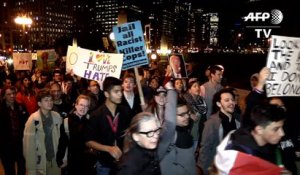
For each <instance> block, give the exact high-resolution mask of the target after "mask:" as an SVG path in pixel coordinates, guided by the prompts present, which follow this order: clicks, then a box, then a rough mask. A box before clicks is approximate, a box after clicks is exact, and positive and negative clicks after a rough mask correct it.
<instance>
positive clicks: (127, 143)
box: [124, 112, 160, 153]
mask: <svg viewBox="0 0 300 175" xmlns="http://www.w3.org/2000/svg"><path fill="white" fill-rule="evenodd" d="M150 120H155V122H157V124H158V125H159V126H160V122H159V121H158V119H157V118H156V117H155V116H154V115H153V114H152V113H150V112H141V113H138V114H136V115H135V116H134V117H133V118H132V120H131V123H130V126H129V127H128V128H127V129H126V131H125V134H124V136H125V139H124V153H126V152H128V151H129V150H130V149H131V148H132V146H133V145H134V143H135V141H134V140H133V138H132V135H133V134H134V133H137V132H139V131H140V129H141V125H142V123H146V122H148V121H150Z"/></svg>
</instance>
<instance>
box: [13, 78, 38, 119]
mask: <svg viewBox="0 0 300 175" xmlns="http://www.w3.org/2000/svg"><path fill="white" fill-rule="evenodd" d="M35 95H36V93H35V89H34V87H33V83H32V81H31V78H30V77H29V76H24V77H23V78H22V81H21V87H20V90H19V92H18V93H17V95H16V101H17V103H19V104H21V105H24V106H25V108H26V110H27V111H28V113H29V115H30V114H32V113H34V112H35V111H36V110H38V105H37V101H36V97H35Z"/></svg>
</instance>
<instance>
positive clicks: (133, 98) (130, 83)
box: [122, 73, 142, 118]
mask: <svg viewBox="0 0 300 175" xmlns="http://www.w3.org/2000/svg"><path fill="white" fill-rule="evenodd" d="M122 87H123V96H122V105H125V106H127V107H129V108H130V116H131V117H132V118H133V117H134V116H135V115H136V114H138V113H140V112H142V108H141V101H140V97H139V95H138V94H136V93H135V91H134V89H135V87H136V81H135V78H134V76H133V75H132V74H129V73H128V74H125V75H124V78H123V84H122Z"/></svg>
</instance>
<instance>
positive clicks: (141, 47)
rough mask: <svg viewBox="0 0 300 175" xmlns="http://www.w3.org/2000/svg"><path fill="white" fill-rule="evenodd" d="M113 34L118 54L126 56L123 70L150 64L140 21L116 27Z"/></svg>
mask: <svg viewBox="0 0 300 175" xmlns="http://www.w3.org/2000/svg"><path fill="white" fill-rule="evenodd" d="M113 32H114V35H115V44H116V48H117V52H118V53H122V54H124V57H123V66H122V70H127V69H130V68H134V67H138V66H142V65H148V64H149V60H148V57H147V54H146V47H145V41H144V34H143V30H142V26H141V22H140V21H135V22H130V23H126V24H122V25H118V26H115V27H113Z"/></svg>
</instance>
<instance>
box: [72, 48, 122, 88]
mask: <svg viewBox="0 0 300 175" xmlns="http://www.w3.org/2000/svg"><path fill="white" fill-rule="evenodd" d="M68 53H69V50H68ZM69 56H70V57H72V58H71V59H70V58H68V57H67V60H71V63H72V65H73V72H74V74H76V75H78V76H80V77H82V78H86V79H90V80H96V81H98V82H102V81H104V79H105V78H106V77H108V76H112V77H116V78H120V75H121V69H122V63H123V54H110V53H100V52H96V51H92V50H88V49H82V48H78V47H77V48H76V49H74V48H73V49H72V52H71V51H70V54H69Z"/></svg>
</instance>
